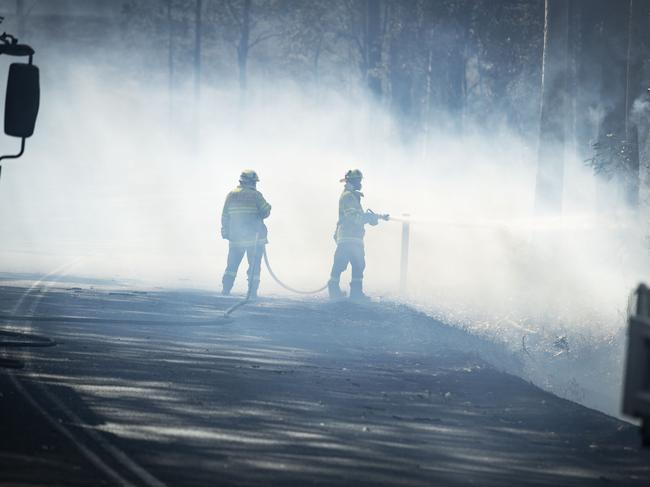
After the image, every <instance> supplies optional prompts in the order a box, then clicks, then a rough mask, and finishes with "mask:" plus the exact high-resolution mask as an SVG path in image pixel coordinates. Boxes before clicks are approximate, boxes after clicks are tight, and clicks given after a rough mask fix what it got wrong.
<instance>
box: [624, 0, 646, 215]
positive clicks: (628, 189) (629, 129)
mask: <svg viewBox="0 0 650 487" xmlns="http://www.w3.org/2000/svg"><path fill="white" fill-rule="evenodd" d="M628 1H629V5H628V21H627V56H626V75H625V140H626V146H627V148H628V154H627V161H626V162H627V166H628V167H627V171H626V172H627V174H626V176H627V177H626V178H625V188H624V194H625V203H626V204H627V206H628V207H629V208H632V209H635V210H636V209H638V207H639V182H640V181H639V178H640V174H639V136H638V135H639V132H638V128H637V125H636V123H634V119H633V114H632V107H633V105H634V101H635V100H636V99H637V98H638V97H640V96H641V95H642V90H641V70H642V67H641V57H640V55H639V54H640V53H639V51H638V48H637V29H638V28H645V26H637V22H638V19H640V18H641V17H640V16H638V14H637V13H636V11H635V3H636V2H635V1H634V0H628Z"/></svg>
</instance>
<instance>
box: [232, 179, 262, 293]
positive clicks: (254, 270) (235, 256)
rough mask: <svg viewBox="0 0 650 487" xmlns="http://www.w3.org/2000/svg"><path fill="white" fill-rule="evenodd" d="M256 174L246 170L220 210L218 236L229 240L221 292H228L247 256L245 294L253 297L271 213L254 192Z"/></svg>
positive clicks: (258, 283) (258, 279) (260, 196)
mask: <svg viewBox="0 0 650 487" xmlns="http://www.w3.org/2000/svg"><path fill="white" fill-rule="evenodd" d="M258 181H259V178H258V177H257V173H256V172H255V171H252V170H250V169H247V170H245V171H244V172H242V173H241V176H240V177H239V186H237V187H236V188H235V189H234V190H232V191H231V192H230V193H228V196H227V197H226V202H225V204H224V205H223V212H222V213H221V236H222V237H223V238H224V239H226V240H228V241H229V244H230V245H229V250H228V264H227V266H226V272H225V273H224V275H223V280H222V283H223V294H224V295H226V296H227V295H229V294H230V291H231V289H232V286H233V284H234V283H235V277H236V276H237V269H238V268H239V264H240V263H241V261H242V259H243V258H244V254H246V256H247V258H248V297H249V298H256V297H257V289H258V287H259V285H260V270H261V265H262V256H263V255H264V246H265V245H266V243H267V242H268V240H267V229H266V225H264V219H265V218H268V216H269V215H270V214H271V205H269V204H268V203H267V201H266V200H265V199H264V196H262V193H260V192H259V191H257V189H256V186H257V183H258Z"/></svg>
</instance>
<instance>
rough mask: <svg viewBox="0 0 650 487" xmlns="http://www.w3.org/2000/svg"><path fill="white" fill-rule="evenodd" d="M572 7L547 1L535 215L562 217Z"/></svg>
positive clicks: (555, 1)
mask: <svg viewBox="0 0 650 487" xmlns="http://www.w3.org/2000/svg"><path fill="white" fill-rule="evenodd" d="M568 39H569V3H568V2H566V1H565V0H546V5H545V19H544V52H543V60H542V97H541V115H540V129H539V148H538V158H537V180H536V187H535V213H536V214H538V215H540V214H541V215H544V214H554V213H559V212H561V210H562V192H563V187H564V150H565V141H566V125H567V114H568V86H567V81H568V67H569V66H568V61H569V58H568V47H569V45H568Z"/></svg>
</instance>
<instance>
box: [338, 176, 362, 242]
mask: <svg viewBox="0 0 650 487" xmlns="http://www.w3.org/2000/svg"><path fill="white" fill-rule="evenodd" d="M362 197H363V193H361V192H360V191H357V190H355V189H352V188H351V187H349V186H347V185H346V187H345V189H344V190H343V193H342V194H341V197H340V198H339V221H338V223H337V224H336V233H335V235H334V239H335V240H336V243H337V244H341V243H345V242H354V243H358V244H361V245H363V236H364V235H365V234H366V230H365V228H364V225H365V224H366V223H367V219H366V215H365V213H364V211H363V207H362V206H361V198H362Z"/></svg>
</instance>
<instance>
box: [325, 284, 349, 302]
mask: <svg viewBox="0 0 650 487" xmlns="http://www.w3.org/2000/svg"><path fill="white" fill-rule="evenodd" d="M327 292H328V293H329V296H330V299H332V300H337V299H343V298H345V293H344V292H343V291H341V287H340V286H339V283H338V281H330V282H328V283H327Z"/></svg>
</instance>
